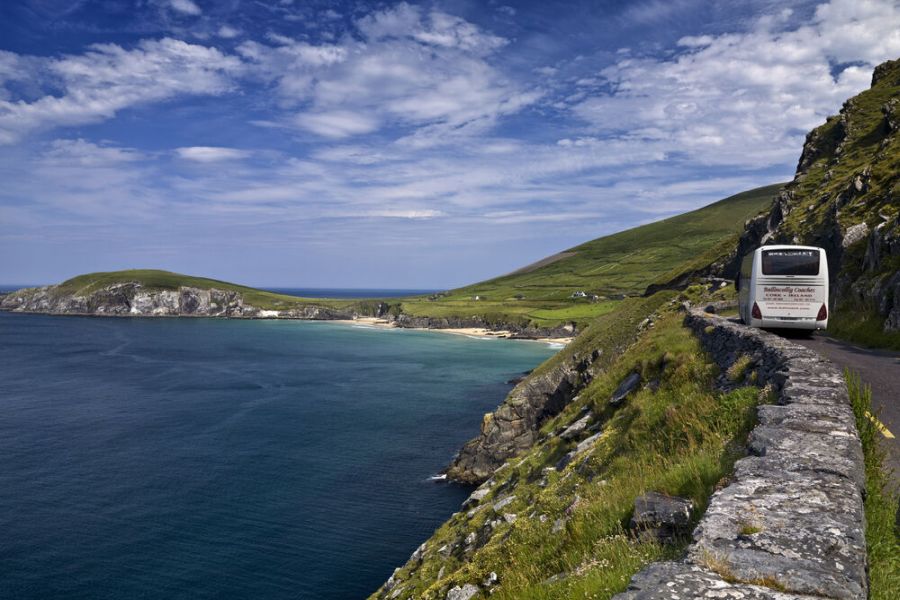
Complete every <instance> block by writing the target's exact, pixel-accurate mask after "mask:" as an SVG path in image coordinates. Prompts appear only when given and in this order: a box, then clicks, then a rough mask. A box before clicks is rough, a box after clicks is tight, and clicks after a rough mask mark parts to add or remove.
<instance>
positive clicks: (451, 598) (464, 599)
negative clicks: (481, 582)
mask: <svg viewBox="0 0 900 600" xmlns="http://www.w3.org/2000/svg"><path fill="white" fill-rule="evenodd" d="M480 591H481V590H479V589H478V586H475V585H472V584H471V583H467V584H466V585H464V586H462V587H460V586H458V585H457V586H454V587H453V588H451V589H450V591H449V592H447V600H471V599H472V598H474V597H475V596H477V595H478V593H479V592H480Z"/></svg>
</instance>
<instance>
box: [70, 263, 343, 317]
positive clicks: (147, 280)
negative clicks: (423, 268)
mask: <svg viewBox="0 0 900 600" xmlns="http://www.w3.org/2000/svg"><path fill="white" fill-rule="evenodd" d="M117 283H139V284H140V285H142V286H143V287H145V288H146V289H150V290H177V289H178V288H179V287H182V286H186V287H196V288H201V289H209V288H216V289H220V290H229V291H235V292H240V293H241V294H242V295H243V299H244V302H245V303H247V304H251V305H253V306H256V307H258V308H261V309H266V310H278V309H281V310H285V309H290V308H295V307H299V306H311V305H321V306H332V307H342V306H349V305H351V304H352V302H351V301H343V300H327V301H322V300H319V299H310V298H298V297H296V296H287V295H285V294H275V293H272V292H266V291H264V290H259V289H256V288H252V287H247V286H245V285H238V284H234V283H229V282H227V281H219V280H218V279H208V278H206V277H194V276H191V275H182V274H181V273H172V272H171V271H161V270H157V269H131V270H126V271H108V272H102V273H88V274H86V275H79V276H78V277H73V278H72V279H68V280H66V281H64V282H62V283H61V284H59V285H58V286H56V288H55V290H54V293H56V294H58V295H74V296H86V295H88V294H90V293H91V292H95V291H97V290H99V289H101V288H103V287H106V286H109V285H113V284H117Z"/></svg>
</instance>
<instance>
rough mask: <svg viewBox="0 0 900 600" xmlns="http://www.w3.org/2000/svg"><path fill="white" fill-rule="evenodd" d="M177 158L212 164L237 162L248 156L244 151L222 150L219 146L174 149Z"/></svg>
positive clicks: (234, 149)
mask: <svg viewBox="0 0 900 600" xmlns="http://www.w3.org/2000/svg"><path fill="white" fill-rule="evenodd" d="M175 152H176V154H178V156H179V157H181V158H183V159H185V160H190V161H194V162H199V163H214V162H221V161H225V160H238V159H241V158H246V157H247V156H249V152H247V151H246V150H238V149H236V148H222V147H220V146H188V147H184V148H176V149H175Z"/></svg>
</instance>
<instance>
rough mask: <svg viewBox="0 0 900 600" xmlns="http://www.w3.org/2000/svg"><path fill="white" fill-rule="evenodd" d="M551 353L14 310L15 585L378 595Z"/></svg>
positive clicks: (0, 510) (388, 334)
mask: <svg viewBox="0 0 900 600" xmlns="http://www.w3.org/2000/svg"><path fill="white" fill-rule="evenodd" d="M554 351H555V350H554V349H551V348H550V347H548V346H547V345H544V344H538V343H528V342H514V341H507V340H476V339H469V338H466V337H464V336H454V335H447V334H441V333H434V332H420V331H401V330H377V329H366V328H357V327H354V326H351V325H342V324H335V323H319V322H297V321H237V320H235V321H225V320H215V319H125V318H122V319H116V318H113V319H98V318H85V317H52V316H41V315H17V314H9V313H0V532H2V535H0V597H2V598H148V599H154V598H160V599H162V598H167V599H168V598H335V599H337V598H342V599H343V598H363V597H365V596H366V595H367V594H369V593H370V592H372V591H374V589H375V588H376V587H377V586H378V585H380V584H381V583H382V582H383V581H384V580H385V579H386V578H387V577H388V576H389V575H390V573H391V571H392V570H393V568H394V567H395V566H399V565H400V564H402V563H403V562H404V561H405V560H406V558H408V556H409V554H410V553H411V552H412V551H413V550H414V549H415V548H416V547H417V546H418V545H419V544H420V543H421V542H422V541H423V540H424V539H425V538H426V537H427V536H428V535H429V534H430V533H431V532H432V531H433V530H434V529H435V528H436V527H437V526H438V525H439V524H440V523H441V522H442V521H444V520H445V519H446V518H447V517H448V516H449V515H450V514H451V513H452V512H454V511H455V510H458V507H459V504H460V502H461V501H462V500H463V499H464V498H465V497H466V495H467V492H468V490H466V489H465V488H462V487H459V486H455V485H449V484H445V483H438V482H434V481H430V480H429V477H430V476H431V475H433V474H434V473H436V472H438V471H439V470H440V469H441V468H442V467H443V466H444V465H445V464H446V463H447V462H448V460H449V459H450V457H451V456H452V455H453V453H454V452H455V451H456V450H457V449H458V447H459V446H460V445H461V444H462V443H463V442H465V441H466V440H467V439H468V438H470V437H472V436H473V435H474V434H475V433H476V432H477V430H478V426H479V423H480V420H481V416H482V414H483V413H484V412H486V411H488V410H490V409H492V408H493V407H494V406H496V404H498V403H499V402H500V401H501V400H502V399H503V397H504V395H505V394H506V392H507V391H508V389H509V386H508V385H506V384H505V383H504V382H505V381H506V380H507V379H509V378H510V377H513V376H514V375H516V374H518V373H519V372H521V371H523V370H526V369H529V368H533V367H534V366H536V365H537V364H539V363H540V362H541V361H542V360H544V359H545V358H547V357H548V356H550V355H551V354H552V352H554Z"/></svg>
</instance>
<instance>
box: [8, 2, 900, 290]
mask: <svg viewBox="0 0 900 600" xmlns="http://www.w3.org/2000/svg"><path fill="white" fill-rule="evenodd" d="M898 57H900V3H898V2H897V1H892V0H831V1H829V2H797V3H791V2H783V1H768V0H759V1H752V0H751V1H736V0H728V1H724V0H720V1H716V0H714V1H702V2H701V1H695V0H637V1H632V2H615V1H599V0H598V1H592V2H588V1H579V0H572V1H567V2H551V1H548V0H538V1H535V2H512V1H505V0H499V1H493V0H473V1H470V0H446V1H435V2H424V3H416V2H362V1H359V2H325V1H316V0H217V1H212V0H208V1H205V0H138V1H134V2H126V1H116V0H94V1H90V0H81V1H79V0H33V1H26V0H21V1H18V0H4V1H3V2H2V3H0V283H6V284H43V283H54V282H58V281H61V280H63V279H66V278H68V277H71V276H74V275H77V274H80V273H85V272H93V271H107V270H117V269H126V268H162V269H168V270H173V271H178V272H183V273H189V274H194V275H204V276H209V277H215V278H218V279H226V280H230V281H236V282H240V283H245V284H249V285H258V286H289V287H361V288H365V287H369V288H421V289H444V288H451V287H455V286H459V285H463V284H466V283H471V282H474V281H477V280H481V279H485V278H488V277H491V276H495V275H499V274H502V273H505V272H509V271H512V270H514V269H516V268H518V267H520V266H522V265H524V264H527V263H530V262H532V261H534V260H537V259H540V258H542V257H544V256H547V255H549V254H553V253H555V252H558V251H560V250H563V249H566V248H568V247H571V246H574V245H576V244H578V243H581V242H583V241H586V240H589V239H593V238H596V237H599V236H602V235H606V234H609V233H612V232H615V231H620V230H623V229H627V228H630V227H633V226H636V225H640V224H643V223H647V222H650V221H654V220H657V219H661V218H665V217H667V216H671V215H673V214H677V213H681V212H684V211H687V210H691V209H694V208H698V207H700V206H703V205H705V204H708V203H710V202H713V201H715V200H718V199H720V198H724V197H726V196H729V195H731V194H734V193H737V192H740V191H743V190H746V189H750V188H753V187H757V186H760V185H766V184H769V183H775V182H779V181H787V180H789V179H790V178H791V177H792V176H793V172H794V169H795V166H796V163H797V159H798V157H799V154H800V150H801V148H802V144H803V139H804V137H805V134H806V132H807V131H808V130H809V129H811V128H812V127H815V126H816V125H818V124H820V123H821V122H823V120H824V118H825V117H826V116H828V115H830V114H835V113H836V112H837V111H838V110H839V109H840V107H841V104H842V103H843V102H844V100H846V99H847V98H849V97H850V96H852V95H854V94H857V93H858V92H860V91H862V90H864V89H866V88H867V87H868V86H869V84H870V81H871V73H872V69H873V67H874V66H875V65H877V64H878V63H880V62H882V61H884V60H887V59H893V58H898Z"/></svg>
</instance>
